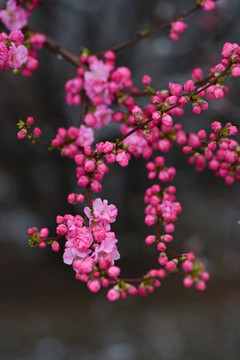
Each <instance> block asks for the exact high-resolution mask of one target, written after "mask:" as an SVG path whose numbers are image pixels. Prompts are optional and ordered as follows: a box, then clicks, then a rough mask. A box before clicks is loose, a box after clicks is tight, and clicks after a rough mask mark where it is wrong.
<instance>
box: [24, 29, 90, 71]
mask: <svg viewBox="0 0 240 360" xmlns="http://www.w3.org/2000/svg"><path fill="white" fill-rule="evenodd" d="M26 30H27V31H31V32H32V33H35V34H43V35H44V36H45V37H46V41H45V43H44V46H45V47H46V48H47V49H49V50H50V51H52V52H54V53H55V54H57V55H60V56H61V57H63V58H64V59H65V60H67V61H68V62H70V63H71V64H72V65H74V66H76V67H82V68H83V69H85V70H87V66H86V65H84V64H82V63H81V62H80V55H77V54H74V53H73V52H72V51H70V50H69V49H67V48H66V47H65V46H63V45H61V44H60V43H59V42H57V41H56V40H55V39H53V38H52V37H51V36H49V35H47V34H45V33H44V32H43V31H39V30H36V29H29V28H26Z"/></svg>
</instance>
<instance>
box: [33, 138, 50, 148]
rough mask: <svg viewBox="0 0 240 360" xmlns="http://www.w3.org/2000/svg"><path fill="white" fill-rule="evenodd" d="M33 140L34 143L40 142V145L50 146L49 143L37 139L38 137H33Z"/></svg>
mask: <svg viewBox="0 0 240 360" xmlns="http://www.w3.org/2000/svg"><path fill="white" fill-rule="evenodd" d="M34 142H35V143H38V144H40V145H44V146H47V147H50V146H51V144H48V143H46V142H45V141H42V140H38V139H34Z"/></svg>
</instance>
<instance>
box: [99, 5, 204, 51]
mask: <svg viewBox="0 0 240 360" xmlns="http://www.w3.org/2000/svg"><path fill="white" fill-rule="evenodd" d="M200 8H201V6H200V5H195V6H194V7H193V8H191V9H189V10H186V11H184V12H183V13H182V14H180V15H178V16H177V17H175V18H173V19H171V20H170V21H168V22H166V23H164V24H161V25H160V26H158V27H156V28H155V29H152V30H150V31H148V32H147V31H146V32H145V31H142V32H140V33H138V34H137V36H136V37H134V38H133V39H131V40H128V41H126V42H124V43H122V44H120V45H117V46H113V47H112V48H110V49H108V50H110V51H113V52H117V51H119V50H122V49H125V48H127V47H128V46H131V45H133V44H135V43H137V42H139V41H140V40H143V39H146V38H147V37H149V36H152V35H154V34H156V33H158V32H159V31H161V30H163V29H166V28H167V27H170V26H171V23H172V22H174V21H177V20H178V19H182V18H185V17H186V16H188V15H190V14H192V13H193V12H195V11H197V10H198V9H200ZM104 52H105V51H101V52H99V54H98V55H101V54H102V53H104Z"/></svg>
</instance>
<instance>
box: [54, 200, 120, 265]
mask: <svg viewBox="0 0 240 360" xmlns="http://www.w3.org/2000/svg"><path fill="white" fill-rule="evenodd" d="M92 206H93V207H92V210H91V209H90V208H89V207H85V209H84V212H85V215H86V216H87V218H88V219H89V226H84V225H83V224H84V219H83V218H82V217H81V216H80V215H76V216H75V217H74V216H72V215H64V216H63V217H62V216H57V223H58V224H59V225H58V227H57V234H58V235H61V236H62V235H64V236H65V238H66V240H67V242H66V244H65V251H64V255H63V261H64V262H65V263H66V264H69V265H70V264H72V263H73V261H74V260H77V259H82V260H84V259H85V258H86V257H91V258H92V259H93V260H94V261H99V260H104V258H105V257H106V256H110V258H111V261H112V262H114V260H118V259H119V257H120V255H119V253H118V250H117V247H116V243H117V239H116V238H115V234H114V233H113V232H111V231H110V230H111V227H110V224H111V223H113V222H114V221H115V219H116V216H117V208H116V206H114V205H108V202H107V200H104V201H102V200H101V199H100V198H98V199H96V200H94V201H93V205H92Z"/></svg>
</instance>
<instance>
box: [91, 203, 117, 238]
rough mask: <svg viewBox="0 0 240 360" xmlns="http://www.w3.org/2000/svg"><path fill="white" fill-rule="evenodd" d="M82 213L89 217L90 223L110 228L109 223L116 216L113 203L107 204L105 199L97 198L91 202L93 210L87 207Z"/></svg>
mask: <svg viewBox="0 0 240 360" xmlns="http://www.w3.org/2000/svg"><path fill="white" fill-rule="evenodd" d="M84 213H85V214H86V215H87V217H88V218H89V222H90V224H91V225H94V226H96V227H101V228H104V229H106V230H107V231H109V230H110V223H113V222H114V221H115V220H116V217H117V213H118V211H117V208H116V206H115V205H113V204H111V205H108V201H107V200H103V201H102V200H101V199H100V198H97V199H95V200H94V202H93V211H91V209H90V208H89V207H85V208H84Z"/></svg>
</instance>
